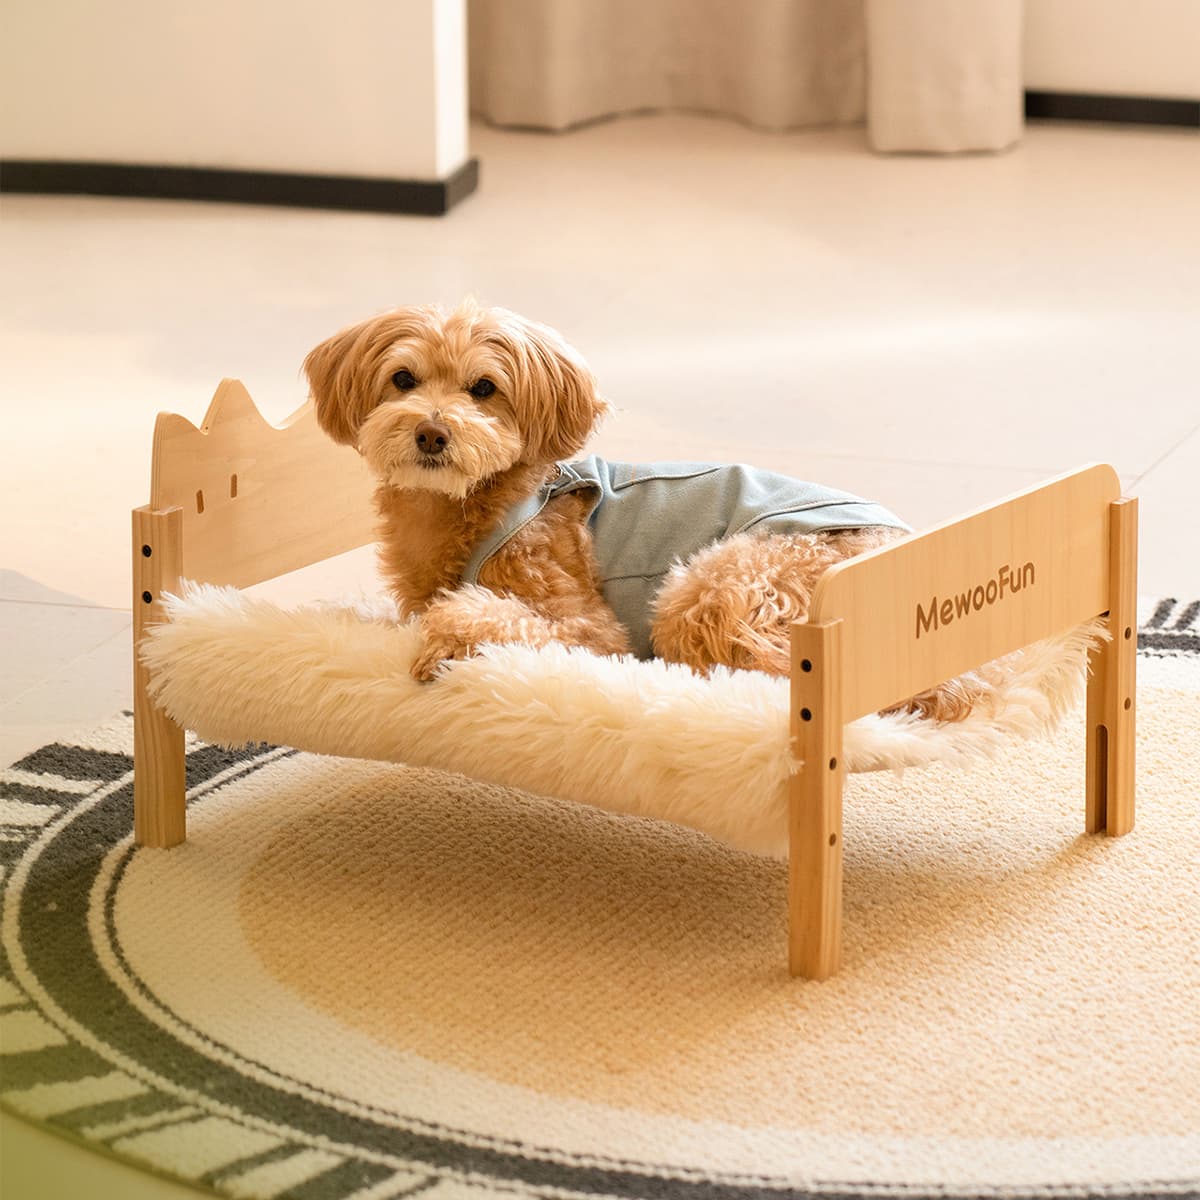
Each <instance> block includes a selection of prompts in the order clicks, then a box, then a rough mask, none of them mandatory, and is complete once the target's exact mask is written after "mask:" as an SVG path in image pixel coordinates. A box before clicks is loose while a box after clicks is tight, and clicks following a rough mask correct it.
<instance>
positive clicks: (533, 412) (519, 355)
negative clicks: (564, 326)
mask: <svg viewBox="0 0 1200 1200" xmlns="http://www.w3.org/2000/svg"><path fill="white" fill-rule="evenodd" d="M503 325H504V326H505V327H509V328H514V327H515V336H513V337H511V338H510V345H509V347H508V349H509V352H510V353H511V354H512V357H513V362H514V366H515V368H516V369H515V372H514V375H515V382H516V387H515V389H514V395H513V398H512V399H513V404H514V406H515V407H517V408H518V410H520V411H519V412H518V416H519V417H520V419H521V424H522V426H523V428H524V431H525V438H526V443H525V452H524V454H523V455H522V458H523V459H524V460H525V461H527V462H555V461H558V460H560V459H565V458H572V457H574V456H575V455H576V454H578V453H579V451H580V450H581V449H582V448H583V444H584V443H585V442H586V441H587V439H588V436H589V435H590V434H591V432H592V430H593V429H594V428H595V427H596V425H597V424H598V423H599V421H600V419H601V417H603V416H604V415H605V414H606V413H607V412H608V404H607V402H606V401H604V400H602V399H601V398H600V396H598V395H597V394H596V380H595V377H594V376H593V375H592V372H591V370H590V369H589V367H588V365H587V363H586V362H584V360H583V356H582V355H581V354H580V353H579V352H578V351H577V350H576V349H575V348H574V347H572V346H570V345H568V344H567V342H565V341H564V340H563V339H562V337H561V336H559V334H558V333H556V332H555V331H554V330H553V329H550V328H549V327H548V326H546V325H539V324H537V323H536V322H534V321H526V320H525V319H524V318H521V317H515V318H514V317H511V316H510V317H509V319H508V320H506V321H504V322H503Z"/></svg>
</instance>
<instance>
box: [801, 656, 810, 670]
mask: <svg viewBox="0 0 1200 1200" xmlns="http://www.w3.org/2000/svg"><path fill="white" fill-rule="evenodd" d="M800 670H802V671H811V670H812V659H810V658H802V659H801V660H800Z"/></svg>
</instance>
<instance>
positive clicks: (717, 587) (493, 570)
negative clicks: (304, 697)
mask: <svg viewBox="0 0 1200 1200" xmlns="http://www.w3.org/2000/svg"><path fill="white" fill-rule="evenodd" d="M304 369H305V372H306V374H307V376H308V379H309V383H310V386H311V391H312V398H313V403H314V405H315V409H316V415H317V419H318V421H319V423H320V425H321V427H322V428H323V429H324V430H325V432H326V433H328V434H329V435H330V437H332V438H333V439H334V440H336V441H338V442H341V443H343V444H346V445H351V446H354V447H356V448H357V449H358V451H359V452H360V453H361V454H362V456H363V458H364V459H365V460H366V463H367V465H368V467H369V468H370V470H371V472H372V474H373V475H374V477H375V479H376V481H377V489H376V493H375V503H376V507H377V509H378V512H379V517H380V521H381V551H380V553H381V565H382V569H383V572H384V575H385V577H386V579H387V581H388V584H389V586H390V588H391V590H392V592H393V594H394V596H395V598H396V600H397V602H398V604H399V606H400V608H401V611H402V612H403V613H404V614H405V615H407V616H416V617H418V618H419V620H420V628H421V632H422V639H423V650H422V653H421V654H420V655H419V656H418V659H417V661H416V663H415V664H414V667H413V674H414V675H416V676H417V678H419V679H423V680H425V679H431V678H432V677H433V676H434V675H435V674H436V672H437V670H438V668H439V666H440V664H441V663H443V662H445V661H447V660H451V659H458V658H464V657H466V656H468V655H470V654H471V653H472V652H473V651H474V650H475V648H476V647H478V646H480V645H483V644H485V643H509V642H520V643H523V644H526V645H530V646H541V645H544V644H546V643H548V642H562V643H565V644H567V645H572V646H582V647H585V648H587V649H589V650H592V651H594V652H596V653H597V654H623V653H628V652H629V651H630V642H629V637H628V634H627V633H626V630H625V629H624V627H623V626H622V625H621V624H620V622H619V621H618V620H617V617H616V615H615V614H614V612H613V611H612V609H611V608H610V607H609V606H608V604H606V603H605V600H604V597H603V594H602V591H601V587H600V577H599V572H598V568H597V564H596V559H595V555H594V553H593V549H592V543H591V535H590V534H589V532H588V527H587V511H588V501H587V499H586V497H584V496H581V495H580V494H579V493H568V494H566V495H561V496H558V497H556V498H555V499H553V500H552V501H551V502H550V503H549V504H548V505H547V506H546V507H545V508H544V509H543V510H542V511H541V513H540V514H539V515H538V516H537V517H536V518H535V519H534V520H533V521H532V522H530V523H529V524H528V525H526V526H525V527H524V528H522V529H521V530H520V532H519V533H517V534H516V536H514V537H513V538H512V539H511V540H510V541H508V542H507V543H506V544H505V545H504V546H503V547H502V548H501V549H500V550H499V551H498V552H497V553H496V554H495V555H494V556H493V557H491V558H490V559H488V560H487V562H486V563H485V564H484V566H483V569H482V571H481V573H480V576H479V584H478V585H472V584H463V583H462V582H461V576H462V572H463V569H464V567H465V566H466V564H467V563H468V560H469V559H470V558H471V555H472V552H473V551H474V550H475V548H476V547H477V545H478V544H479V543H480V541H481V539H483V538H484V537H485V536H486V535H487V534H488V533H489V532H491V531H492V530H493V529H495V528H496V527H497V526H498V524H499V523H500V521H501V519H502V518H503V516H504V515H505V513H507V511H508V510H509V509H510V508H511V507H512V505H513V504H515V503H516V502H517V501H519V500H521V499H522V498H524V497H526V496H529V495H531V494H533V493H534V492H536V491H537V489H538V488H539V487H540V486H541V485H542V484H543V483H544V482H546V481H547V480H549V479H552V478H554V477H555V476H556V475H557V465H556V464H557V463H558V462H559V461H560V460H565V459H569V458H572V457H574V456H576V455H577V454H578V453H579V451H580V450H581V449H582V448H583V445H584V443H585V442H586V440H587V438H588V437H589V435H590V434H591V432H592V430H593V428H594V427H595V425H596V424H597V422H598V421H599V420H600V418H601V417H602V416H603V415H604V414H605V412H606V411H607V405H606V404H605V402H604V401H603V400H602V399H601V398H600V396H599V395H598V394H597V391H596V384H595V380H594V378H593V376H592V373H591V371H590V370H589V369H588V367H587V364H586V363H585V362H584V360H583V359H582V357H581V356H580V355H579V354H578V352H577V351H575V350H574V349H573V348H572V347H571V346H569V345H568V344H567V343H566V342H565V341H564V340H563V339H562V338H561V337H560V336H559V335H558V334H557V333H556V332H555V331H554V330H552V329H550V328H548V327H546V326H544V325H539V324H537V323H535V322H532V321H528V320H526V319H524V318H522V317H519V316H517V315H516V314H514V313H511V312H508V311H506V310H504V309H497V308H480V307H477V306H475V305H473V304H468V305H464V306H462V307H460V308H458V309H457V310H455V311H453V312H450V313H445V312H443V311H442V310H441V309H439V308H437V307H435V306H432V305H426V306H418V307H411V308H402V309H397V310H395V311H393V312H389V313H386V314H384V315H382V316H379V317H375V318H372V319H370V320H367V321H364V322H361V323H360V324H358V325H355V326H352V327H351V328H349V329H346V330H343V331H342V332H340V333H338V334H336V335H334V336H333V337H331V338H329V339H328V340H326V341H325V342H322V343H321V344H320V345H319V346H317V347H316V348H315V349H314V350H313V351H312V352H311V353H310V354H309V355H308V357H307V358H306V359H305V363H304ZM898 536H900V531H899V530H896V529H891V528H883V527H871V528H866V529H856V530H850V531H845V532H829V533H813V534H804V535H779V534H769V535H765V536H764V535H756V534H754V533H753V532H749V533H743V534H738V535H736V536H734V537H731V538H729V539H728V540H725V541H721V542H718V543H716V544H713V545H711V546H708V547H706V548H705V549H703V550H701V551H699V552H698V553H696V554H694V555H693V556H692V557H691V558H690V559H688V560H687V561H685V562H681V563H678V564H677V565H676V566H675V567H674V568H673V570H672V571H671V572H670V573H669V574H668V576H667V577H666V579H665V580H664V582H663V585H662V587H661V588H660V590H659V592H658V594H657V596H656V597H655V600H654V609H653V623H652V627H651V641H652V645H653V648H654V652H655V654H656V655H657V656H659V657H660V658H663V659H667V660H669V661H672V662H678V663H684V664H686V665H687V666H689V667H691V668H692V669H693V670H696V671H698V672H706V671H708V670H709V669H711V668H712V667H713V666H714V665H718V664H721V665H724V666H728V667H736V668H747V669H752V670H761V671H767V672H770V673H772V674H776V675H786V674H788V672H789V645H788V640H789V639H788V630H789V626H790V625H791V624H792V623H793V622H795V621H799V620H804V619H805V617H806V615H807V613H808V605H809V600H810V598H811V596H812V593H813V589H814V587H815V586H816V582H817V580H818V579H819V578H820V576H821V574H822V572H824V571H825V570H826V569H827V568H828V567H829V566H831V565H832V564H834V563H836V562H839V561H841V560H842V559H845V558H848V557H850V556H852V555H855V554H860V553H862V552H864V551H866V550H871V549H874V548H876V547H878V546H881V545H883V544H884V543H886V542H887V541H890V540H891V539H893V538H895V537H898ZM987 686H988V685H987V684H986V682H985V681H984V680H983V679H982V678H981V677H978V676H964V677H961V678H960V679H958V680H953V681H951V682H950V683H948V684H943V685H942V686H941V687H939V688H936V689H934V690H932V691H930V692H928V693H924V694H923V695H922V696H919V697H915V698H914V699H913V700H912V701H910V702H909V704H908V705H907V706H906V707H908V708H910V709H911V710H912V711H915V712H918V713H920V714H921V715H923V716H928V717H932V718H934V719H937V720H958V719H961V718H962V717H963V716H965V715H966V714H967V712H969V711H970V709H971V708H972V707H973V705H974V704H975V703H976V702H977V701H978V699H979V698H980V696H981V694H982V693H983V692H985V691H986V690H987Z"/></svg>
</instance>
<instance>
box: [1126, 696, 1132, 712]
mask: <svg viewBox="0 0 1200 1200" xmlns="http://www.w3.org/2000/svg"><path fill="white" fill-rule="evenodd" d="M1132 707H1133V701H1132V700H1131V699H1130V698H1129V697H1128V696H1126V697H1125V711H1126V712H1128V711H1129V710H1130V709H1131V708H1132Z"/></svg>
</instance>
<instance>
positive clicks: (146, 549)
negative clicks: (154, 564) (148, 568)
mask: <svg viewBox="0 0 1200 1200" xmlns="http://www.w3.org/2000/svg"><path fill="white" fill-rule="evenodd" d="M153 553H154V551H153V550H151V549H150V547H149V546H143V547H142V557H143V558H149V557H150V555H152V554H153Z"/></svg>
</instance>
